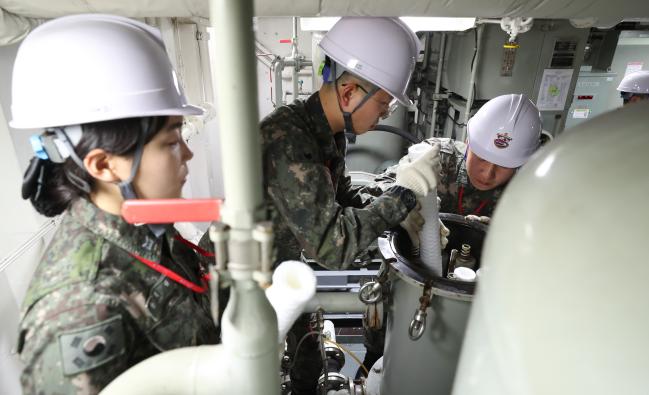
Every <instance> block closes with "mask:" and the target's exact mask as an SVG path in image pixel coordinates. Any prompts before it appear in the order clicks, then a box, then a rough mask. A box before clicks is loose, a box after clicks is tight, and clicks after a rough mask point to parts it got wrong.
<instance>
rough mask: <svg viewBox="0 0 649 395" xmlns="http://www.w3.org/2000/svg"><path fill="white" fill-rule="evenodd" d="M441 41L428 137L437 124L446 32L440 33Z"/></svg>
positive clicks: (432, 134)
mask: <svg viewBox="0 0 649 395" xmlns="http://www.w3.org/2000/svg"><path fill="white" fill-rule="evenodd" d="M440 40H441V42H440V44H439V56H438V59H437V75H436V76H435V94H434V95H433V113H432V115H431V120H430V121H431V123H432V126H433V132H432V133H431V134H430V136H428V137H435V127H436V126H437V106H438V102H439V99H438V98H437V96H438V95H439V91H440V89H441V86H440V85H441V83H442V69H443V67H444V58H445V56H446V33H442V37H441V39H440Z"/></svg>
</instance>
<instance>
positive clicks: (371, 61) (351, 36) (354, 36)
mask: <svg viewBox="0 0 649 395" xmlns="http://www.w3.org/2000/svg"><path fill="white" fill-rule="evenodd" d="M319 46H320V48H322V51H323V52H324V53H325V54H326V55H327V56H329V58H330V59H331V60H332V73H331V74H332V77H333V80H334V81H335V80H336V68H337V67H342V68H343V69H344V70H346V71H348V72H349V73H351V74H352V75H356V76H358V77H360V78H361V79H363V80H366V81H368V82H370V83H371V84H373V85H374V88H372V89H370V90H369V91H368V92H367V94H366V96H365V97H364V98H363V100H362V101H361V102H360V103H359V104H358V105H357V106H356V107H355V108H354V109H353V110H352V111H351V112H347V111H343V110H342V106H341V105H340V100H339V101H338V105H339V106H341V112H342V113H343V119H344V122H345V131H346V132H353V131H354V127H353V124H352V120H351V116H352V114H353V113H354V112H355V111H357V110H358V109H359V108H360V107H361V106H362V105H363V104H365V102H367V100H369V99H370V98H371V97H372V96H373V95H375V94H376V92H378V91H379V90H380V89H383V90H385V91H386V92H388V93H389V94H390V95H392V97H394V98H395V99H396V100H397V101H398V102H399V103H401V104H403V105H406V106H409V105H410V104H412V102H411V101H410V99H409V98H408V95H407V90H408V84H409V83H410V78H411V76H412V72H413V70H414V69H415V63H416V61H417V55H418V54H419V46H420V44H419V39H418V38H417V36H416V35H415V33H414V32H413V31H412V30H410V28H409V27H408V26H407V25H406V24H405V23H403V22H402V21H401V20H399V19H398V18H385V17H343V18H341V19H340V20H339V21H338V22H337V23H336V24H335V25H334V26H333V27H332V28H331V30H329V32H327V34H326V35H325V36H324V37H323V38H322V40H321V41H320V43H319ZM337 92H338V90H337V89H336V93H337Z"/></svg>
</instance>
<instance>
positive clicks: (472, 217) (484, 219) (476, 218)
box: [464, 214, 491, 225]
mask: <svg viewBox="0 0 649 395" xmlns="http://www.w3.org/2000/svg"><path fill="white" fill-rule="evenodd" d="M464 219H466V220H467V221H477V222H482V223H483V224H486V225H489V222H490V221H491V218H489V217H487V216H485V215H483V216H477V215H473V214H469V215H466V216H464Z"/></svg>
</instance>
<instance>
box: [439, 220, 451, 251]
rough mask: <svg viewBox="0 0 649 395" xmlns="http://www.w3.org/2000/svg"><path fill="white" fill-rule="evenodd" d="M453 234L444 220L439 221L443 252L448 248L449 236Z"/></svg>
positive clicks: (440, 242)
mask: <svg viewBox="0 0 649 395" xmlns="http://www.w3.org/2000/svg"><path fill="white" fill-rule="evenodd" d="M450 234H451V231H450V230H449V229H448V228H447V227H446V226H445V225H444V223H443V222H442V220H441V219H440V220H439V244H440V247H441V248H442V250H443V249H444V248H446V245H447V244H448V236H449V235H450Z"/></svg>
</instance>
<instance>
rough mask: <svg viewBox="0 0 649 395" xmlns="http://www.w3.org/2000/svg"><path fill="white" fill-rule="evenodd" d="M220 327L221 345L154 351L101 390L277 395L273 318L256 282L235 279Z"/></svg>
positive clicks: (124, 394)
mask: <svg viewBox="0 0 649 395" xmlns="http://www.w3.org/2000/svg"><path fill="white" fill-rule="evenodd" d="M221 326H222V332H221V333H222V338H223V344H221V345H217V346H198V347H185V348H179V349H176V350H171V351H167V352H164V353H161V354H158V355H155V356H153V357H151V358H149V359H146V360H144V361H143V362H141V363H139V364H137V365H135V366H134V367H132V368H131V369H129V370H127V371H126V372H124V373H123V374H121V375H120V376H119V377H118V378H117V379H115V380H113V381H112V382H111V383H110V384H109V385H108V386H107V387H106V388H104V390H103V391H102V392H101V394H102V395H113V394H114V395H138V394H150V395H179V394H183V395H185V394H186V395H203V394H205V395H207V394H210V395H229V394H233V393H235V394H238V395H258V394H268V395H279V393H280V383H279V375H278V373H277V372H278V371H279V361H278V358H277V347H276V343H275V342H274V341H269V340H270V339H269V336H272V335H275V336H276V334H277V321H276V319H275V314H274V312H273V309H272V308H271V306H270V304H269V303H268V300H267V299H266V297H265V296H264V294H263V291H262V290H261V289H260V288H259V286H258V284H257V282H256V281H254V280H247V281H239V282H238V284H237V286H236V287H235V288H233V289H232V293H231V297H230V301H229V303H228V307H227V308H226V309H225V312H224V315H223V320H222V321H221ZM252 376H254V379H251V377H252Z"/></svg>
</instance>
